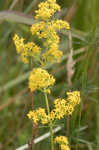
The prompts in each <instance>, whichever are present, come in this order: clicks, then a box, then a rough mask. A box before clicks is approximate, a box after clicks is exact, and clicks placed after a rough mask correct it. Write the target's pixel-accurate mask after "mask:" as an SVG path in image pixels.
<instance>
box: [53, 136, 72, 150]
mask: <svg viewBox="0 0 99 150" xmlns="http://www.w3.org/2000/svg"><path fill="white" fill-rule="evenodd" d="M54 142H55V143H58V144H59V146H60V148H61V150H70V148H69V146H68V144H69V143H68V139H67V137H65V136H57V137H56V138H55V139H54Z"/></svg>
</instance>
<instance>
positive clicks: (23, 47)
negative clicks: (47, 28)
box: [13, 34, 41, 64]
mask: <svg viewBox="0 0 99 150" xmlns="http://www.w3.org/2000/svg"><path fill="white" fill-rule="evenodd" d="M13 40H14V43H15V46H16V50H17V53H20V54H21V60H22V61H23V62H24V63H25V64H26V63H28V62H29V60H28V56H30V57H35V56H37V57H40V52H41V48H40V47H39V46H37V45H36V44H35V43H34V42H28V43H26V44H25V43H24V39H23V38H19V36H18V35H17V34H15V36H14V37H13Z"/></svg>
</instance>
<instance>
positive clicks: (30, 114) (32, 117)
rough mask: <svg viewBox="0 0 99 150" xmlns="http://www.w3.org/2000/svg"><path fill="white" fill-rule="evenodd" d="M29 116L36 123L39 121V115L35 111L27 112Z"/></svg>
mask: <svg viewBox="0 0 99 150" xmlns="http://www.w3.org/2000/svg"><path fill="white" fill-rule="evenodd" d="M27 116H28V118H29V119H31V120H32V121H33V122H34V123H35V124H37V122H38V121H39V119H38V116H37V114H36V112H35V111H29V113H28V114H27Z"/></svg>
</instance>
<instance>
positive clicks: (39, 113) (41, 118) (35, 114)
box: [27, 108, 49, 124]
mask: <svg viewBox="0 0 99 150" xmlns="http://www.w3.org/2000/svg"><path fill="white" fill-rule="evenodd" d="M27 116H28V118H29V119H31V120H32V121H33V123H35V124H37V123H38V122H41V123H42V124H46V123H48V121H49V117H48V115H47V114H46V112H45V109H44V108H38V109H37V110H34V111H29V113H28V114H27Z"/></svg>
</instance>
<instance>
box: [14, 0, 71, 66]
mask: <svg viewBox="0 0 99 150" xmlns="http://www.w3.org/2000/svg"><path fill="white" fill-rule="evenodd" d="M38 8H39V9H38V10H37V11H35V12H36V16H35V19H36V20H38V19H39V22H37V23H35V24H33V25H32V26H31V28H30V31H31V33H32V35H36V36H37V38H38V39H39V40H41V41H43V43H42V47H43V48H44V50H43V51H42V52H41V48H40V47H39V46H37V45H36V44H35V43H33V42H29V43H27V44H24V39H23V38H19V37H18V35H15V36H14V38H13V40H14V43H15V45H16V50H17V52H18V53H20V54H21V59H22V61H23V62H24V63H28V62H29V60H28V58H30V57H33V61H35V60H36V61H37V62H38V63H40V64H41V65H42V66H45V65H47V64H49V63H54V62H58V63H59V62H60V59H61V57H62V56H63V53H62V51H60V50H59V42H60V39H59V36H58V34H57V30H61V29H65V30H66V29H67V30H68V29H70V26H69V23H68V22H66V21H62V20H55V19H53V20H51V16H53V15H54V13H55V12H56V11H60V6H59V5H58V4H56V0H47V1H45V2H41V3H40V4H39V5H38ZM28 56H29V57H28ZM34 58H35V59H34Z"/></svg>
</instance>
